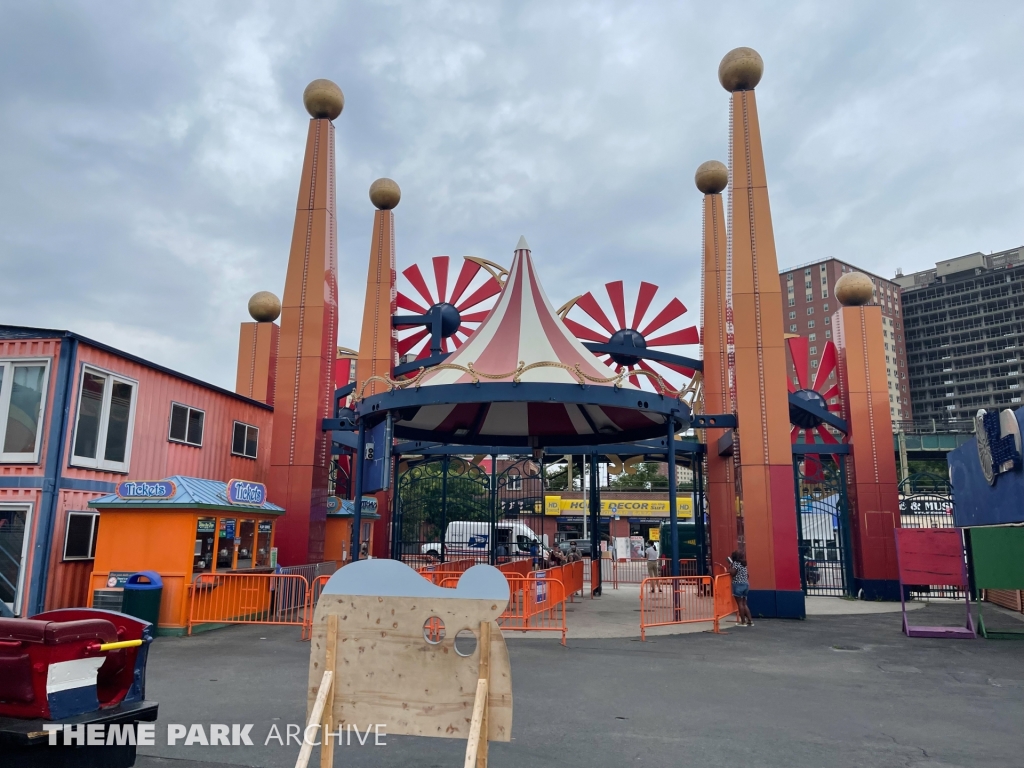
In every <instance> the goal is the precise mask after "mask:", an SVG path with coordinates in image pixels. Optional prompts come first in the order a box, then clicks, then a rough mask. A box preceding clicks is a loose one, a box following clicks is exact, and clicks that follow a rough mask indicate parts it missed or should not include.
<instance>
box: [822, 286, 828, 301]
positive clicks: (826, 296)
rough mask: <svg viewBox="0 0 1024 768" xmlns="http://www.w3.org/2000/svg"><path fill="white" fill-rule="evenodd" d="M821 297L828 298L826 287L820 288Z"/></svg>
mask: <svg viewBox="0 0 1024 768" xmlns="http://www.w3.org/2000/svg"><path fill="white" fill-rule="evenodd" d="M821 298H823V299H827V298H828V288H822V289H821Z"/></svg>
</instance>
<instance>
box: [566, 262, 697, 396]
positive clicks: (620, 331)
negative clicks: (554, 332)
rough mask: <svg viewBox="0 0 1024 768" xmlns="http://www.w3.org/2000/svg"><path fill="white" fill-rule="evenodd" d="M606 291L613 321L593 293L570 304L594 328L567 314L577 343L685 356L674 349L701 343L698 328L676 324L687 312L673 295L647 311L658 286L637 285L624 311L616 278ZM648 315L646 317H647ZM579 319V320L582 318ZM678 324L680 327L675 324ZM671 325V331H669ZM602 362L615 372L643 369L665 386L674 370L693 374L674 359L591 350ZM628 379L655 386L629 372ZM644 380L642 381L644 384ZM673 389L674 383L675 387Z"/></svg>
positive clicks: (655, 385) (647, 379) (620, 286)
mask: <svg viewBox="0 0 1024 768" xmlns="http://www.w3.org/2000/svg"><path fill="white" fill-rule="evenodd" d="M605 291H606V292H607V294H608V301H609V303H610V304H611V308H612V315H613V316H614V318H615V320H614V322H613V321H612V320H611V319H610V318H609V316H608V314H607V313H606V312H605V311H604V309H602V307H601V305H600V303H599V302H598V301H597V299H596V298H595V297H594V294H593V293H592V292H588V293H586V294H584V295H583V296H581V297H580V298H579V299H577V300H576V302H575V303H574V304H573V306H572V308H570V310H569V312H572V310H573V309H575V308H579V310H580V311H581V312H582V313H584V314H586V315H587V317H589V318H590V320H592V321H593V322H595V323H597V325H598V326H599V328H594V327H592V326H587V325H584V324H582V323H579V322H576V321H575V320H573V319H571V318H569V317H566V318H565V324H566V325H567V326H568V327H569V330H570V331H572V332H573V333H574V334H575V335H576V337H577V338H578V339H580V340H581V341H592V342H597V343H601V344H627V345H632V346H634V347H638V348H642V349H644V348H645V349H651V350H657V351H664V352H669V353H671V354H679V355H681V354H684V351H680V350H678V349H676V347H681V346H689V345H692V344H699V343H700V332H699V331H698V330H697V327H696V326H695V325H689V326H686V325H685V323H683V322H680V320H681V318H682V317H683V315H685V314H686V307H685V306H684V305H683V302H681V301H680V300H679V299H677V298H672V299H670V300H669V301H668V303H667V304H665V305H664V306H662V308H661V309H660V310H658V311H655V312H650V311H649V310H650V309H651V305H652V304H653V303H654V298H655V295H656V294H657V293H658V286H656V285H654V284H653V283H647V282H642V283H640V290H639V291H638V292H637V297H636V301H634V302H633V303H632V307H631V308H630V311H629V312H628V314H627V311H626V310H627V307H626V298H625V292H624V290H623V285H622V281H621V280H617V281H615V282H613V283H606V284H605ZM649 315H651V318H650V319H649V320H647V319H646V318H647V317H648V316H649ZM581 319H582V318H581ZM681 325H682V326H683V327H679V326H681ZM672 327H675V328H676V330H671V328H672ZM656 334H657V335H656ZM595 354H597V356H598V357H599V358H601V361H602V362H603V363H604V364H605V365H607V366H608V367H609V368H611V369H612V370H614V371H615V372H616V373H619V372H621V371H624V370H625V371H630V372H631V373H632V372H633V371H638V370H642V371H647V372H648V373H655V374H658V375H659V376H661V377H663V378H665V379H666V380H667V381H668V382H669V384H670V386H675V385H674V384H672V382H671V378H672V377H673V374H682V375H683V376H686V377H687V378H690V377H692V376H693V374H694V371H693V369H692V368H689V367H687V366H685V365H682V364H679V363H670V362H660V361H654V360H641V359H639V358H637V357H634V356H631V355H619V354H616V355H610V354H607V353H604V352H602V353H595ZM629 381H630V382H631V383H632V384H633V385H634V386H637V387H640V386H643V387H644V388H645V389H650V390H657V389H658V387H657V384H656V383H655V382H654V381H653V380H652V379H651V378H649V377H647V376H638V375H636V374H633V375H631V376H630V377H629ZM644 382H646V384H644ZM676 388H677V389H678V387H676Z"/></svg>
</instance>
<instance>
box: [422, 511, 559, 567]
mask: <svg viewBox="0 0 1024 768" xmlns="http://www.w3.org/2000/svg"><path fill="white" fill-rule="evenodd" d="M490 536H491V524H490V523H488V522H484V521H474V522H470V521H466V520H462V521H456V522H453V523H448V530H447V531H446V532H445V536H444V550H445V559H446V560H451V559H453V558H457V557H473V556H478V557H480V558H481V559H485V558H486V557H487V556H488V555H489V554H490V552H491V549H492V542H491V541H490ZM494 538H495V540H494V542H493V549H494V550H495V551H496V552H497V553H498V554H499V555H500V554H502V553H501V551H500V548H501V547H504V554H505V555H506V556H512V555H528V554H530V548H531V547H532V546H533V545H534V544H536V545H537V549H538V551H540V550H541V548H542V547H543V546H544V542H543V541H542V540H541V539H539V538H538V537H537V534H536V533H534V532H533V529H532V528H530V526H528V525H527V524H526V523H521V522H519V521H518V520H499V521H498V522H497V523H496V524H495V526H494ZM544 538H547V537H546V536H545V537H544ZM421 552H422V554H424V555H433V556H434V557H440V556H441V542H436V543H433V544H424V545H423V547H422V548H421Z"/></svg>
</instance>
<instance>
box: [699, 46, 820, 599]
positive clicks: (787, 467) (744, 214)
mask: <svg viewBox="0 0 1024 768" xmlns="http://www.w3.org/2000/svg"><path fill="white" fill-rule="evenodd" d="M763 71H764V63H763V62H762V61H761V57H760V56H759V55H758V53H757V51H754V50H752V49H750V48H737V49H735V50H733V51H730V52H729V53H727V54H726V55H725V58H723V59H722V63H721V65H720V66H719V68H718V79H719V81H720V82H721V84H722V87H723V88H725V90H727V91H729V92H730V93H731V113H730V117H729V134H730V140H731V144H730V147H729V165H730V171H731V172H730V188H729V278H730V295H731V302H732V319H733V326H734V328H735V368H734V371H733V377H734V384H735V403H734V407H735V409H736V415H737V419H738V422H739V427H738V432H739V436H740V439H739V441H738V445H737V446H735V453H734V461H735V468H736V470H737V471H738V486H739V488H740V493H741V511H742V517H743V538H744V541H745V544H746V547H745V548H746V555H747V565H748V568H749V573H750V609H751V611H752V612H753V613H754V614H755V615H757V614H760V615H762V616H780V617H803V615H804V595H803V591H802V590H801V585H800V570H799V565H798V562H799V561H798V552H797V528H796V501H795V493H794V486H793V454H792V450H791V448H790V438H789V432H790V425H789V409H788V408H787V407H785V404H786V403H787V402H788V397H789V392H788V388H787V386H786V350H785V346H784V341H783V324H782V291H781V288H780V287H779V267H778V261H777V259H776V256H775V235H774V233H773V232H772V216H771V210H770V208H769V204H768V179H767V176H766V174H765V168H764V154H763V152H762V150H761V130H760V126H759V124H758V119H757V101H756V99H755V96H754V87H755V86H756V85H757V84H758V82H759V81H760V79H761V74H762V72H763Z"/></svg>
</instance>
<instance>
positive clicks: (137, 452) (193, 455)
mask: <svg viewBox="0 0 1024 768" xmlns="http://www.w3.org/2000/svg"><path fill="white" fill-rule="evenodd" d="M78 357H79V364H78V366H77V370H76V371H75V390H74V391H75V395H74V398H73V400H72V403H71V413H72V419H73V418H74V414H75V413H76V412H77V408H78V393H79V389H80V382H81V373H82V364H83V363H85V364H90V365H94V366H96V367H97V368H102V369H103V370H107V371H112V372H114V373H118V374H121V375H123V376H126V377H128V378H131V379H135V380H136V381H138V382H139V392H138V396H137V398H138V399H137V404H136V408H135V427H134V430H133V433H132V452H131V460H130V464H129V472H128V475H127V476H125V475H122V474H119V473H115V472H98V471H96V470H92V469H81V468H77V467H67V466H65V468H64V476H65V477H80V478H87V479H96V480H108V481H109V482H113V483H117V482H121V481H123V480H125V479H130V480H158V479H161V478H164V477H168V476H169V475H187V476H190V477H202V478H206V479H209V480H221V481H227V480H230V479H232V478H241V479H244V480H255V481H257V482H261V483H262V482H266V477H267V470H268V467H269V464H270V426H271V422H272V420H273V412H272V411H268V410H266V409H265V408H261V407H259V406H257V405H250V404H249V403H246V402H243V401H241V400H236V399H235V398H232V397H229V396H227V395H223V394H221V393H219V392H215V391H213V390H210V389H206V388H205V387H201V386H199V385H197V384H193V383H191V382H188V381H183V380H181V379H176V378H174V377H172V376H168V375H167V374H165V373H162V372H160V371H154V370H152V369H151V368H146V367H144V366H141V365H139V364H137V363H134V362H131V361H128V360H124V359H122V358H119V357H116V356H114V355H111V354H109V353H106V352H103V351H101V350H98V349H94V348H92V347H89V346H88V345H85V344H83V345H82V346H81V347H80V348H79V355H78ZM172 402H176V403H182V404H183V405H190V406H193V407H195V408H199V409H201V410H203V411H205V412H206V417H205V421H204V426H203V446H202V448H194V447H192V446H190V445H182V444H180V443H172V442H170V441H168V439H167V431H168V427H169V424H170V414H171V403H172ZM235 421H242V422H245V423H246V424H251V425H253V426H255V427H258V428H259V430H260V437H259V448H258V451H257V456H258V458H257V459H256V460H255V461H254V460H252V459H245V458H240V457H238V456H232V455H231V430H232V425H233V423H234V422H235ZM73 439H74V429H73V428H72V429H70V430H69V436H68V441H69V442H68V445H69V448H68V455H69V456H70V445H71V441H72V440H73Z"/></svg>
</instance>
